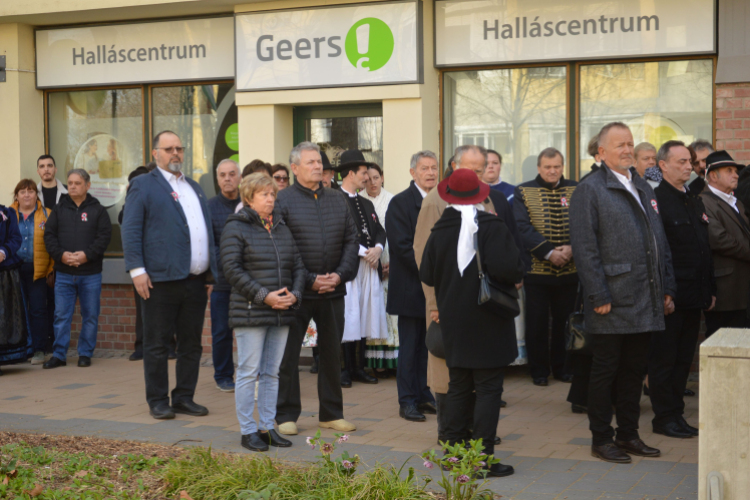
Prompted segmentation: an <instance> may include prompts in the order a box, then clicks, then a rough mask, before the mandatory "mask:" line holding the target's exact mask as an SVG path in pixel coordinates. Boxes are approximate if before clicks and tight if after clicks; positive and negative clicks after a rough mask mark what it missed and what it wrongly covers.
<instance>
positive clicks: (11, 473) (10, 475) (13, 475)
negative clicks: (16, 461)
mask: <svg viewBox="0 0 750 500" xmlns="http://www.w3.org/2000/svg"><path fill="white" fill-rule="evenodd" d="M17 475H18V471H17V470H16V469H13V470H12V471H10V472H8V473H7V474H6V476H8V477H9V478H11V479H13V478H14V477H16V476H17Z"/></svg>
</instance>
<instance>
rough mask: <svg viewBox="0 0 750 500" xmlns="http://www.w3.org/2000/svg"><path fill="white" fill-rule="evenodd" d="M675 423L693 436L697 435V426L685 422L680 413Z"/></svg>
mask: <svg viewBox="0 0 750 500" xmlns="http://www.w3.org/2000/svg"><path fill="white" fill-rule="evenodd" d="M677 424H678V425H679V426H680V427H681V428H682V430H683V431H685V432H689V433H690V434H692V435H693V436H697V435H698V428H697V427H693V426H692V425H690V424H689V423H687V420H685V417H683V416H682V415H680V416H679V417H677Z"/></svg>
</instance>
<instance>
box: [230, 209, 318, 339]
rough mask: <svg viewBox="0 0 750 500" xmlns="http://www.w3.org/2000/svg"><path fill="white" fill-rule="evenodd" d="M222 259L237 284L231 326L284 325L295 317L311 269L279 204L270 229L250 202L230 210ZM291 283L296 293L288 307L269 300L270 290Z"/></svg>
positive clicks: (232, 283)
mask: <svg viewBox="0 0 750 500" xmlns="http://www.w3.org/2000/svg"><path fill="white" fill-rule="evenodd" d="M220 248H221V265H222V268H223V270H224V277H225V278H226V279H227V281H228V282H229V283H230V284H231V286H232V293H231V295H230V299H229V326H231V327H232V328H239V327H255V326H285V325H290V324H292V322H294V311H293V310H292V309H297V308H299V306H300V303H301V299H302V291H303V289H304V287H305V277H306V275H307V273H306V271H305V266H304V264H302V258H301V257H300V254H299V251H298V250H297V245H295V243H294V238H292V232H291V231H290V230H289V228H288V227H286V224H285V223H284V220H283V218H282V217H281V216H280V215H279V212H278V210H274V214H273V227H272V228H271V232H270V233H269V232H268V230H267V229H266V228H265V227H264V226H263V223H262V222H261V220H260V217H259V216H258V213H257V212H256V211H255V210H253V209H251V208H249V207H245V208H243V209H242V210H240V212H239V213H237V214H233V215H230V216H229V218H228V219H227V223H226V225H225V226H224V231H223V232H222V234H221V247H220ZM284 287H286V288H287V290H289V291H290V292H291V293H293V294H294V295H296V296H297V302H296V303H295V304H294V306H292V308H290V309H287V310H283V311H282V310H276V309H273V308H271V306H269V305H267V304H265V303H264V302H263V300H265V298H266V296H267V295H268V293H269V292H275V291H276V290H280V289H282V288H284Z"/></svg>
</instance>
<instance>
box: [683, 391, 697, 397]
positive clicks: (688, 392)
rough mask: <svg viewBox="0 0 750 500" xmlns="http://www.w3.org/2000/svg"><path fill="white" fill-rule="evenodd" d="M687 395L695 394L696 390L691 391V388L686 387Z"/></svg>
mask: <svg viewBox="0 0 750 500" xmlns="http://www.w3.org/2000/svg"><path fill="white" fill-rule="evenodd" d="M685 396H691V397H692V396H695V391H691V390H690V389H685Z"/></svg>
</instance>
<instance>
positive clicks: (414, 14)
mask: <svg viewBox="0 0 750 500" xmlns="http://www.w3.org/2000/svg"><path fill="white" fill-rule="evenodd" d="M419 3H420V2H414V1H411V2H391V3H378V4H362V5H351V6H341V7H332V8H311V9H306V10H285V11H276V12H257V13H247V14H239V15H237V17H236V24H235V29H236V47H235V50H236V54H237V90H240V91H241V90H280V89H290V88H313V87H340V86H360V85H382V84H393V83H419V82H420V81H421V79H422V78H421V71H420V69H421V46H422V42H421V29H420V26H421V22H422V21H421V15H420V10H419V9H420V6H419Z"/></svg>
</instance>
